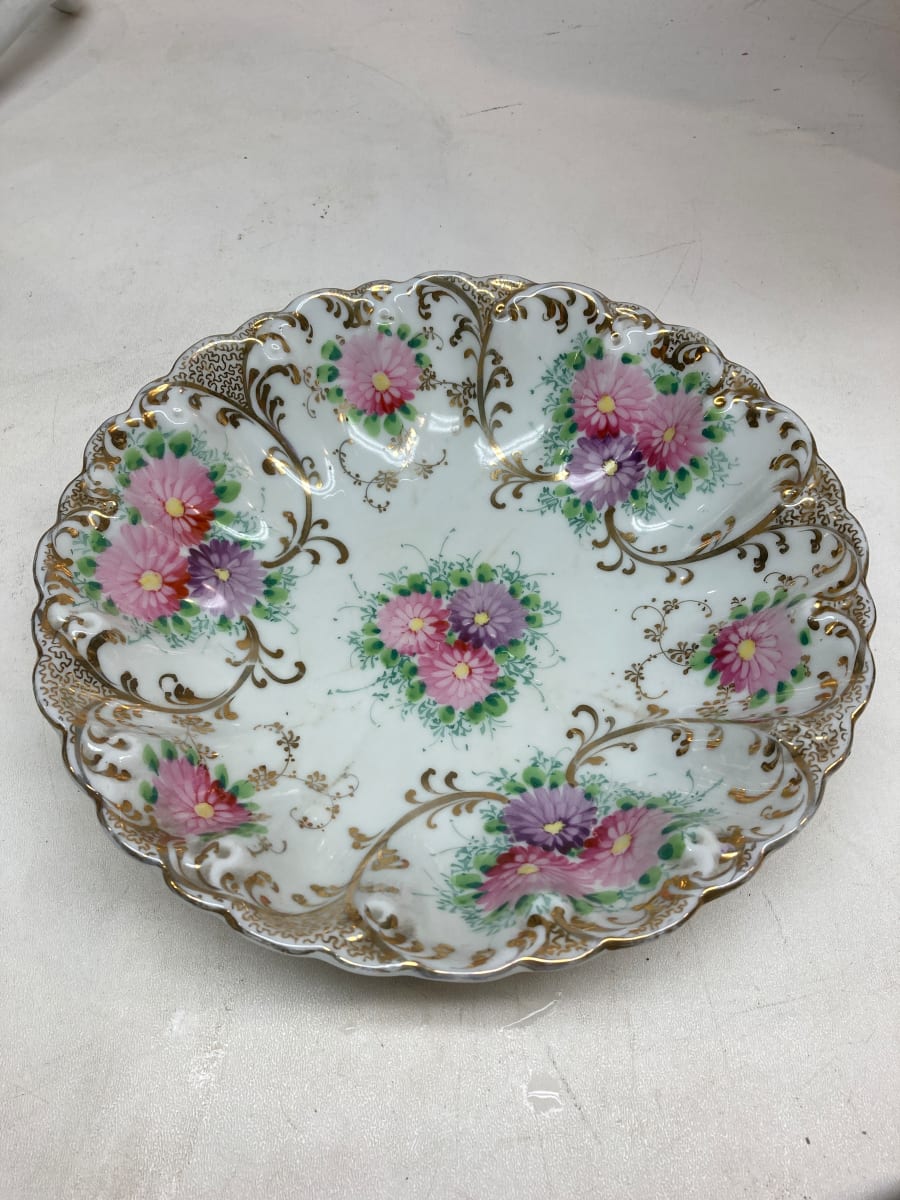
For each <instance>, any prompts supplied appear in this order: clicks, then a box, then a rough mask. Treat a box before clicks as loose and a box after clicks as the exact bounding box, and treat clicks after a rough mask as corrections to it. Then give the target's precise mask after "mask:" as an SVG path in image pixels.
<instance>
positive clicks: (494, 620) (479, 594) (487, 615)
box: [450, 583, 525, 650]
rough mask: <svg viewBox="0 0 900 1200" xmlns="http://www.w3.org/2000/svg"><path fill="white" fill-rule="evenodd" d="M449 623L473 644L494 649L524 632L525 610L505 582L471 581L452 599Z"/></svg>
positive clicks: (464, 638)
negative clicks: (510, 592)
mask: <svg viewBox="0 0 900 1200" xmlns="http://www.w3.org/2000/svg"><path fill="white" fill-rule="evenodd" d="M450 624H451V626H452V627H453V629H454V630H455V631H456V632H457V633H458V634H459V636H460V637H461V638H462V639H463V641H466V642H468V643H469V645H470V646H487V647H488V649H489V650H493V649H494V648H495V647H497V646H505V645H506V644H507V643H508V642H511V641H512V640H513V638H517V637H520V636H521V635H522V634H523V633H524V632H525V609H524V608H523V607H522V605H521V604H520V603H519V601H518V600H516V598H515V597H514V596H511V595H510V594H509V589H508V588H506V587H504V586H503V584H502V583H470V584H469V585H468V587H463V588H460V589H459V591H458V592H457V593H456V595H455V596H454V597H453V599H452V600H451V601H450Z"/></svg>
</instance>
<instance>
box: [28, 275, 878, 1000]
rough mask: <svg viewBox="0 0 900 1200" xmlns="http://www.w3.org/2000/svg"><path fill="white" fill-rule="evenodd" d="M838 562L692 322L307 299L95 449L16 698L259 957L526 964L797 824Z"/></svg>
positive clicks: (841, 527)
mask: <svg viewBox="0 0 900 1200" xmlns="http://www.w3.org/2000/svg"><path fill="white" fill-rule="evenodd" d="M866 557H867V551H866V543H865V539H864V536H863V534H862V531H861V530H860V527H859V525H858V524H857V523H856V521H855V520H854V519H853V517H851V516H850V515H849V514H848V513H847V511H846V509H845V507H844V498H843V493H842V489H841V486H840V484H839V483H838V480H837V479H836V477H835V475H834V474H833V472H832V471H831V470H830V469H829V468H828V467H827V466H826V465H825V464H824V463H823V462H822V461H821V460H820V459H819V458H818V457H817V455H816V450H815V446H814V444H813V440H812V437H811V435H810V433H809V431H808V430H807V429H806V427H805V426H804V424H803V422H802V421H801V420H800V419H799V418H798V417H797V416H795V415H794V414H793V413H792V412H790V411H789V410H788V409H785V408H783V407H781V405H779V404H777V403H776V402H774V401H773V400H771V399H770V398H769V397H768V396H767V395H766V392H765V390H764V389H763V387H762V385H761V384H760V383H759V381H758V380H757V379H756V377H755V376H753V375H751V374H750V372H749V371H746V370H745V369H744V368H743V367H739V366H736V365H735V364H734V363H732V362H729V361H728V360H727V359H726V358H725V357H724V356H723V355H722V353H721V352H720V351H719V350H718V349H717V348H716V346H715V345H714V344H713V343H712V342H710V341H709V340H708V339H707V338H705V337H704V336H703V335H702V334H700V333H697V332H696V331H695V330H692V329H684V328H679V327H673V326H668V325H664V324H662V323H661V322H660V321H659V320H657V318H656V317H654V316H653V315H652V314H651V313H649V312H647V311H646V310H645V309H642V308H639V307H637V306H636V305H631V304H614V303H612V302H610V301H609V300H607V299H606V298H605V297H603V296H602V295H600V294H599V293H597V292H595V291H592V290H591V289H590V288H585V287H576V286H570V285H562V284H554V285H550V286H535V285H534V284H531V283H529V282H527V281H526V280H523V279H517V278H507V277H503V278H491V279H475V278H472V277H470V276H466V275H458V274H433V275H426V276H423V277H421V278H419V279H415V280H412V281H409V282H406V283H402V284H395V283H376V284H370V285H368V286H365V287H360V288H357V289H355V290H353V291H349V292H344V291H320V292H313V293H310V294H308V295H305V296H303V297H301V298H300V299H299V300H297V301H296V302H295V303H294V304H291V305H290V306H289V307H288V308H286V309H285V310H283V311H281V312H276V313H270V314H266V315H264V316H261V317H257V318H255V319H254V320H252V321H250V322H249V323H248V324H246V325H244V326H243V327H242V328H240V329H239V330H238V331H237V332H236V333H235V334H233V335H232V336H230V337H215V338H211V339H209V340H207V341H204V342H200V343H198V344H197V345H196V346H194V347H193V349H191V350H189V351H187V352H186V353H185V354H184V355H182V357H181V358H179V360H178V362H177V363H176V364H175V367H174V368H173V369H172V371H171V372H170V373H169V375H167V376H166V377H165V378H164V379H161V380H159V381H158V382H156V383H154V384H152V385H151V386H149V387H147V388H145V389H144V390H143V391H142V392H141V393H140V394H139V395H138V397H137V399H136V400H135V401H134V403H133V404H132V405H131V407H130V408H129V409H128V410H127V412H125V413H124V414H123V415H122V416H119V417H115V418H113V419H112V420H111V421H108V422H107V423H106V424H105V425H103V426H102V427H101V428H100V429H99V430H98V431H97V432H96V433H95V434H94V436H93V437H92V438H91V440H90V442H89V444H88V448H87V453H86V456H85V462H84V468H83V470H82V473H81V474H80V475H79V476H78V478H77V479H76V480H75V482H74V483H73V484H72V485H71V486H70V487H69V488H67V490H66V491H65V493H64V495H63V497H62V501H61V504H60V509H59V517H58V520H57V523H56V524H55V525H54V526H53V528H52V529H51V530H50V531H49V533H48V534H47V535H46V536H45V537H44V539H43V540H42V542H41V543H40V546H39V547H38V552H37V567H36V570H37V580H38V585H39V589H40V594H41V596H40V603H39V605H38V608H37V611H36V614H35V634H36V639H37V644H38V651H39V659H38V665H37V671H36V691H37V698H38V702H39V704H40V706H41V708H42V709H43V711H44V712H45V714H46V715H47V717H48V718H49V719H50V720H51V721H52V722H53V723H54V724H55V725H57V726H58V728H59V729H60V730H61V731H62V734H63V744H64V754H65V760H66V763H67V764H68V766H69V769H70V770H71V772H72V774H73V775H74V776H75V778H76V779H77V780H78V782H79V783H80V784H81V785H82V786H83V787H84V788H85V789H86V790H87V791H88V792H89V793H90V795H91V796H92V797H93V799H94V801H95V802H96V805H97V811H98V813H99V815H100V818H101V820H102V822H103V823H104V824H105V825H106V827H107V828H108V829H109V830H110V832H111V833H112V834H113V836H114V837H115V838H116V839H117V840H118V841H119V842H120V843H121V844H122V845H123V846H124V847H125V848H126V849H127V850H129V851H131V852H132V853H133V854H135V855H137V856H138V857H139V858H143V859H145V860H146V861H148V862H152V863H156V864H158V865H159V866H161V867H162V869H163V872H164V875H165V878H166V882H167V883H168V884H169V885H170V886H171V887H173V888H174V889H175V890H176V891H177V892H179V893H180V894H181V895H182V896H184V897H186V898H187V899H188V900H191V901H193V902H194V903H196V904H199V905H202V906H203V907H205V908H208V909H210V910H212V911H215V912H218V913H221V914H223V915H224V916H225V917H226V918H227V919H228V921H229V922H230V923H231V924H232V925H234V926H235V928H237V929H239V930H240V931H241V932H243V933H246V934H248V935H250V936H251V937H253V938H255V939H256V940H258V941H261V942H264V943H265V944H267V945H269V946H272V947H275V948H276V949H279V950H284V951H287V952H289V953H293V954H313V955H318V956H321V957H327V958H330V959H332V960H333V961H335V962H337V963H340V964H342V965H343V966H346V967H350V968H353V969H355V970H359V971H367V972H373V973H376V972H377V973H381V974H399V973H402V972H405V973H412V974H417V975H421V976H425V977H429V978H434V977H445V978H459V979H476V978H485V977H493V976H499V975H502V974H504V973H507V972H509V971H512V970H515V969H520V968H523V967H550V966H558V965H562V964H566V963H571V962H574V961H575V960H577V959H582V958H586V957H588V956H589V955H592V954H595V953H596V952H597V951H599V950H602V949H604V948H608V947H618V946H625V945H630V944H632V943H635V942H639V941H641V940H642V939H644V938H647V937H651V936H653V935H655V934H658V933H660V932H662V931H663V930H667V929H671V928H672V927H673V926H675V925H677V924H678V923H679V922H681V921H683V920H685V918H687V917H688V916H689V915H690V914H691V913H692V912H694V910H695V909H696V908H697V907H698V906H699V905H700V904H701V903H702V902H703V901H704V900H706V899H708V898H710V897H712V896H715V895H718V894H719V893H721V892H724V891H726V890H727V889H729V888H731V887H733V886H734V885H735V884H737V883H740V882H741V881H742V880H744V879H746V878H747V877H748V875H750V873H751V872H752V871H753V870H754V869H755V868H756V867H757V866H758V865H759V863H760V862H761V860H762V858H763V856H764V855H765V854H766V852H767V851H768V850H770V849H771V848H772V847H774V846H776V845H779V844H780V843H781V842H783V841H784V840H785V839H786V838H787V837H789V836H790V835H791V834H793V833H796V832H797V830H798V829H799V828H800V827H801V826H802V825H803V824H804V823H805V822H806V821H807V819H808V818H809V817H810V815H811V814H812V813H813V811H814V810H815V808H816V805H817V804H818V802H819V799H820V797H821V794H822V787H823V783H824V780H825V777H826V775H827V773H828V772H829V771H830V770H831V769H832V768H833V767H835V766H836V765H838V764H839V763H840V762H841V761H842V759H843V758H844V757H845V755H846V753H847V751H848V749H849V745H850V739H851V733H852V724H853V719H854V717H855V716H856V715H857V714H858V713H859V712H860V711H861V709H862V708H863V706H864V704H865V702H866V699H867V697H868V694H869V691H870V689H871V686H872V679H873V667H872V660H871V656H870V653H869V648H868V640H867V639H868V634H869V632H870V629H871V626H872V623H873V619H874V613H873V607H872V603H871V600H870V597H869V595H868V593H867V591H866V587H865V571H866Z"/></svg>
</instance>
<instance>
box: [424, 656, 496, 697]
mask: <svg viewBox="0 0 900 1200" xmlns="http://www.w3.org/2000/svg"><path fill="white" fill-rule="evenodd" d="M499 674H500V668H499V667H498V666H497V664H496V663H495V662H494V659H493V658H492V656H491V655H490V654H489V653H488V652H487V650H485V649H484V648H483V647H481V646H469V645H468V644H467V643H466V642H454V643H453V644H452V645H447V644H446V643H445V644H443V645H439V646H434V647H430V648H429V649H427V650H425V651H423V653H422V654H421V655H420V657H419V675H420V677H421V679H422V681H423V683H424V684H425V689H426V691H427V693H428V695H429V696H431V698H432V699H433V700H436V701H437V703H438V704H449V705H450V707H451V708H457V709H463V708H469V707H470V706H471V705H472V704H475V703H477V701H479V700H483V699H484V698H485V696H486V695H487V694H488V693H489V692H490V690H491V686H492V684H493V682H494V680H495V679H496V678H497V676H498V675H499Z"/></svg>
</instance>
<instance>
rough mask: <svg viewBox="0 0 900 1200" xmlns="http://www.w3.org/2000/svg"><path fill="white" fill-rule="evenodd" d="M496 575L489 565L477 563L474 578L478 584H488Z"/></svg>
mask: <svg viewBox="0 0 900 1200" xmlns="http://www.w3.org/2000/svg"><path fill="white" fill-rule="evenodd" d="M496 575H497V573H496V571H495V570H494V568H493V567H492V566H491V564H490V563H486V562H483V563H479V564H478V566H477V567H476V568H475V578H476V579H477V580H478V582H479V583H490V582H491V580H492V579H495V578H496Z"/></svg>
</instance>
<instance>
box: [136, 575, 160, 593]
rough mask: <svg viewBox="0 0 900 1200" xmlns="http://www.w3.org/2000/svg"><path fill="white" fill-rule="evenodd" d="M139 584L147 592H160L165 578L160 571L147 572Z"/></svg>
mask: <svg viewBox="0 0 900 1200" xmlns="http://www.w3.org/2000/svg"><path fill="white" fill-rule="evenodd" d="M138 583H139V584H140V585H141V587H142V588H143V589H144V591H145V592H158V591H159V589H160V588H161V587H162V585H163V577H162V575H160V573H159V571H145V572H144V573H143V575H142V576H141V577H140V579H139V580H138Z"/></svg>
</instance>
